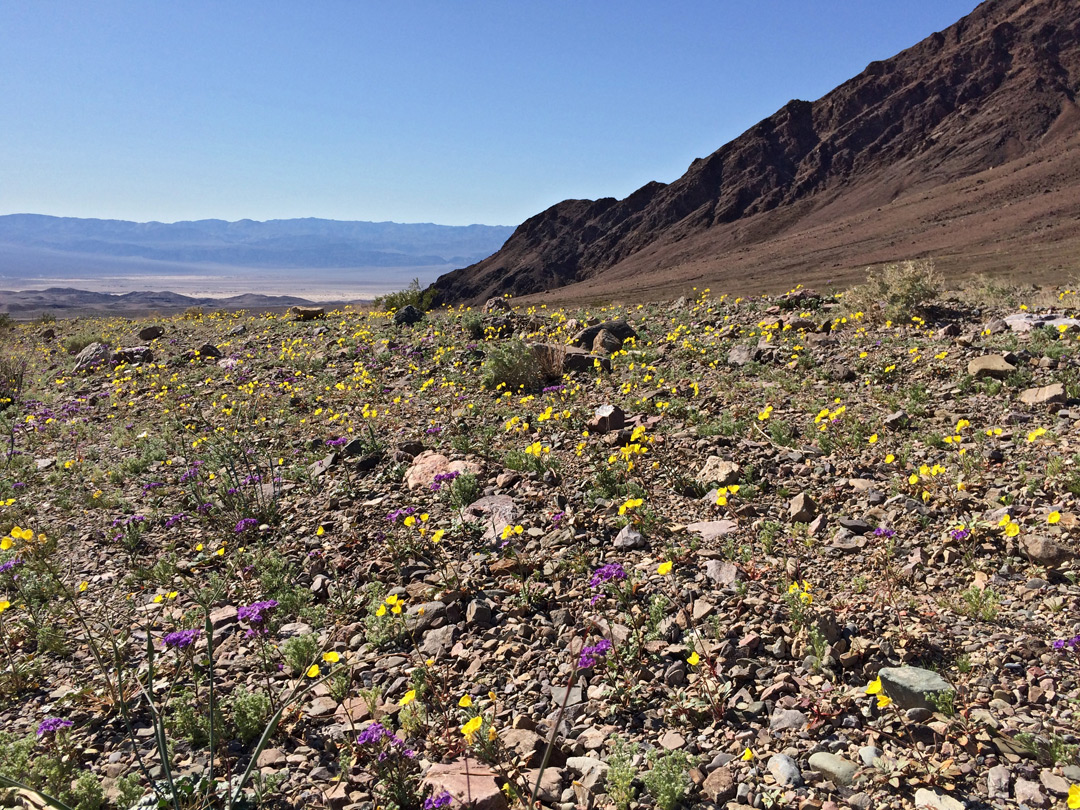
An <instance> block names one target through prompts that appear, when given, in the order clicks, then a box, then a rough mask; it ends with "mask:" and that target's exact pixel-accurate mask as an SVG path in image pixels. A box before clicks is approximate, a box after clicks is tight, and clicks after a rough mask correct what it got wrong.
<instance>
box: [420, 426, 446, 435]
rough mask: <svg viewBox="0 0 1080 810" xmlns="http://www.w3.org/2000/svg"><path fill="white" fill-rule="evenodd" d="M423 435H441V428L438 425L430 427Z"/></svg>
mask: <svg viewBox="0 0 1080 810" xmlns="http://www.w3.org/2000/svg"><path fill="white" fill-rule="evenodd" d="M424 433H426V434H427V435H428V436H434V435H437V434H439V433H442V427H440V426H439V425H432V426H431V427H429V428H428V429H427V430H425V431H424Z"/></svg>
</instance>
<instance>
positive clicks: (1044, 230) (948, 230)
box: [434, 0, 1080, 301]
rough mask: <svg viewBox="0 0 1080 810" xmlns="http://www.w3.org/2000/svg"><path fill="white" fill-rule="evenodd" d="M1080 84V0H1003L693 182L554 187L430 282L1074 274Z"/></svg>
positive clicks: (751, 139)
mask: <svg viewBox="0 0 1080 810" xmlns="http://www.w3.org/2000/svg"><path fill="white" fill-rule="evenodd" d="M1078 89H1080V16H1078V15H1077V14H1076V6H1075V4H1074V3H1072V2H1068V1H1067V0H990V1H989V2H985V3H983V4H981V5H980V6H979V7H978V8H977V9H975V11H973V12H972V13H971V14H970V15H968V16H967V17H965V18H963V19H962V20H960V21H959V22H957V23H956V24H955V25H952V26H951V27H949V28H948V29H946V30H945V31H942V32H938V33H934V34H932V35H931V36H929V37H927V38H926V39H924V40H923V41H922V42H920V43H918V44H917V45H915V46H913V47H911V48H909V49H907V50H905V51H903V52H901V53H899V54H897V55H896V56H894V57H892V58H891V59H887V60H885V61H879V62H872V63H871V64H870V65H868V66H867V68H866V69H865V70H864V71H863V72H862V73H860V74H859V75H858V76H856V77H855V78H853V79H851V80H849V81H847V82H845V83H844V84H842V85H840V86H839V87H837V88H836V89H834V90H833V91H832V92H830V93H828V94H827V95H826V96H824V97H822V98H820V99H818V100H817V101H814V102H809V101H799V100H793V101H791V102H789V103H788V104H786V105H785V106H784V107H783V108H782V109H780V110H778V111H777V112H776V113H775V114H773V115H772V116H770V117H769V118H766V119H765V120H763V121H761V122H760V123H758V124H756V125H754V126H753V127H751V128H750V129H749V130H747V131H746V132H745V133H743V134H742V135H740V136H739V137H738V138H736V139H735V140H733V141H731V142H729V143H727V144H726V145H724V146H722V147H721V148H720V149H718V150H717V151H716V152H714V153H712V154H711V155H709V156H708V157H706V158H703V159H698V160H695V161H694V162H693V163H692V164H691V165H690V167H689V169H688V170H687V172H686V173H685V174H684V175H683V176H682V177H680V178H679V179H678V180H676V181H674V182H672V183H670V184H664V183H659V182H653V183H649V184H647V185H645V186H643V187H642V188H640V189H638V190H637V191H635V192H634V193H633V194H631V195H630V196H628V197H627V198H626V199H623V200H616V199H613V198H604V199H599V200H566V201H563V202H561V203H558V204H556V205H554V206H552V207H551V208H549V209H547V210H546V211H544V212H542V213H540V214H537V215H536V216H534V217H532V218H531V219H529V220H527V221H526V222H525V223H523V224H522V225H521V226H520V227H518V229H517V230H516V231H515V232H514V234H513V235H512V236H511V237H510V239H509V240H508V241H507V242H506V244H505V245H504V246H503V248H502V249H501V250H499V251H498V252H497V253H495V254H494V255H492V256H490V257H489V258H487V259H484V260H483V261H481V262H478V263H476V264H473V265H471V266H469V267H465V268H462V269H459V270H455V271H453V272H450V273H447V274H445V275H443V276H441V277H440V278H439V279H438V280H437V281H436V282H435V285H434V286H435V287H436V288H437V289H438V290H439V291H440V292H441V293H442V294H443V297H444V299H445V300H448V301H479V300H482V299H485V298H486V297H489V296H491V295H497V294H503V293H511V294H514V295H517V296H523V295H529V294H535V293H540V292H545V291H551V290H554V289H559V290H560V292H559V294H558V295H556V296H555V297H556V298H558V299H569V298H580V297H587V296H593V297H601V296H605V295H611V294H619V295H627V294H634V293H637V294H638V295H640V296H641V297H647V296H650V295H653V296H654V295H656V294H659V293H663V294H670V293H674V292H676V291H678V290H680V289H683V288H685V287H686V286H688V285H689V284H691V283H698V282H705V283H709V282H712V283H717V284H723V285H724V286H725V289H731V290H733V291H738V290H740V289H748V290H752V291H759V290H761V289H763V288H769V289H779V288H781V287H784V286H786V285H789V284H790V283H791V282H792V281H803V282H807V283H814V282H818V283H820V282H822V281H824V280H826V279H829V278H833V279H837V280H840V279H850V278H851V277H853V274H855V273H857V272H861V271H862V270H863V269H864V268H865V267H866V266H867V265H870V264H874V263H879V262H887V261H894V260H897V259H905V258H912V257H915V256H926V255H931V256H933V257H934V258H935V259H936V260H937V261H938V266H939V267H940V268H941V269H943V270H944V271H945V272H946V273H948V274H950V275H952V274H955V273H963V272H974V271H986V272H997V273H1002V272H1004V273H1008V272H1016V271H1023V272H1024V273H1025V274H1026V275H1028V277H1032V276H1033V275H1034V276H1039V275H1046V276H1051V275H1053V274H1055V273H1057V274H1059V275H1060V273H1061V272H1062V271H1065V270H1067V268H1068V267H1069V266H1070V262H1071V260H1073V259H1075V257H1076V255H1078V253H1080V227H1078V224H1077V223H1078V222H1080V195H1077V194H1076V188H1077V180H1078V178H1080V132H1078V130H1080V109H1078V107H1077V103H1076V94H1077V90H1078ZM1072 266H1074V265H1072Z"/></svg>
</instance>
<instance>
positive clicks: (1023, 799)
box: [1013, 779, 1050, 807]
mask: <svg viewBox="0 0 1080 810" xmlns="http://www.w3.org/2000/svg"><path fill="white" fill-rule="evenodd" d="M1013 796H1014V797H1015V798H1016V802H1017V804H1020V805H1025V804H1026V805H1027V806H1028V807H1049V806H1050V799H1049V798H1047V796H1046V794H1045V793H1043V792H1042V787H1041V786H1040V785H1039V783H1038V782H1032V781H1030V780H1029V779H1017V780H1016V784H1015V785H1014V786H1013Z"/></svg>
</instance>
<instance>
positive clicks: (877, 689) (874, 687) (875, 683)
mask: <svg viewBox="0 0 1080 810" xmlns="http://www.w3.org/2000/svg"><path fill="white" fill-rule="evenodd" d="M881 690H882V686H881V678H874V680H872V681H870V683H868V684H867V685H866V694H868V695H877V694H880V693H881Z"/></svg>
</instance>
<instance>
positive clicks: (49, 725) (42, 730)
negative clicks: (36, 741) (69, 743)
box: [37, 717, 75, 737]
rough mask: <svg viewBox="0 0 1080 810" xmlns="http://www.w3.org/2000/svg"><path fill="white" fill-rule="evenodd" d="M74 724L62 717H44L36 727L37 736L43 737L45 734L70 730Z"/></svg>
mask: <svg viewBox="0 0 1080 810" xmlns="http://www.w3.org/2000/svg"><path fill="white" fill-rule="evenodd" d="M73 725H75V724H74V723H72V722H71V721H70V720H65V719H64V718H63V717H46V718H45V719H44V720H42V721H41V722H40V723H39V724H38V727H37V735H38V736H39V737H44V736H45V735H46V734H55V733H56V732H58V731H59V730H60V729H62V728H71V727H72V726H73Z"/></svg>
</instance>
